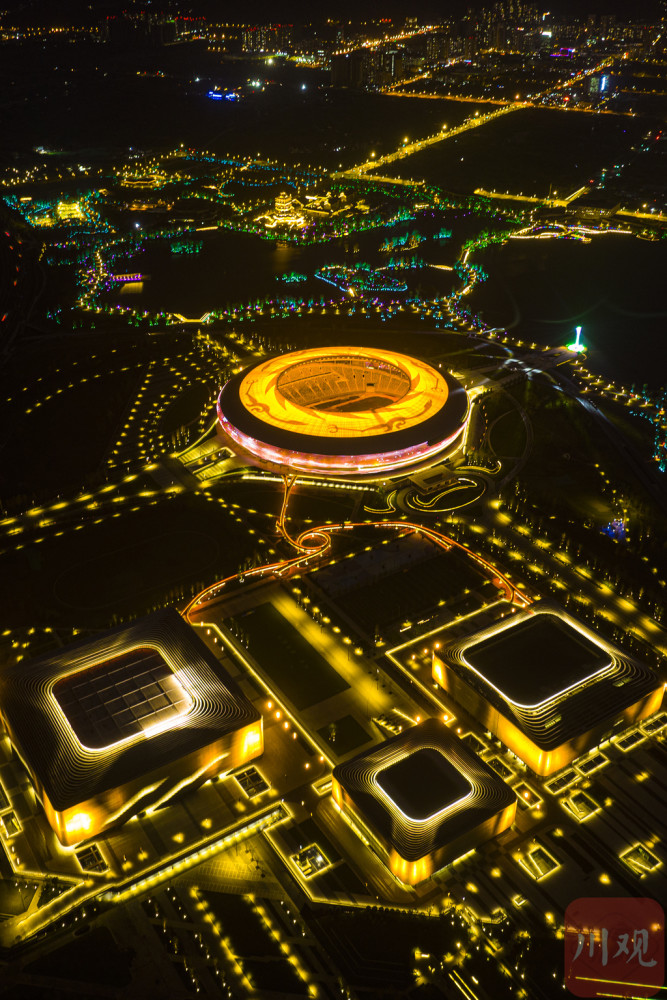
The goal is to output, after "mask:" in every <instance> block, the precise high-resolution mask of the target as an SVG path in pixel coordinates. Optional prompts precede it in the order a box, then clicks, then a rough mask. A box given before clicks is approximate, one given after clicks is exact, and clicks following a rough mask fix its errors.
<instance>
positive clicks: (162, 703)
mask: <svg viewBox="0 0 667 1000" xmlns="http://www.w3.org/2000/svg"><path fill="white" fill-rule="evenodd" d="M0 717H1V718H2V721H3V724H4V726H5V729H6V731H7V734H8V736H9V739H10V741H11V743H12V745H13V747H14V749H15V750H16V752H17V753H18V755H19V757H20V758H21V760H22V761H23V763H24V764H25V767H26V769H27V770H28V773H29V775H30V778H31V780H32V782H33V786H34V789H35V792H36V794H37V796H38V797H39V799H40V801H41V803H42V805H43V808H44V812H45V813H46V816H47V819H48V821H49V823H50V824H51V826H52V827H53V829H54V831H55V833H56V835H57V836H58V839H59V840H60V841H61V843H62V844H65V845H73V844H77V843H80V842H81V841H84V840H88V839H89V838H90V837H95V836H98V835H99V834H100V833H102V832H103V831H104V830H106V829H108V828H110V827H112V826H115V825H118V824H119V823H122V822H125V821H126V820H127V819H129V818H130V817H131V816H133V815H135V814H136V813H138V812H140V811H142V810H143V809H146V808H147V807H150V806H153V807H155V806H157V805H158V804H160V803H163V802H166V801H167V800H168V799H170V798H171V797H172V796H173V795H174V794H176V793H177V792H179V791H180V790H182V789H183V788H185V787H187V786H193V787H195V786H196V785H197V784H199V783H201V782H203V781H205V780H206V779H208V778H210V777H211V776H213V775H215V774H218V773H220V772H226V771H229V770H231V769H232V768H234V767H237V766H238V765H239V764H242V763H245V762H246V761H248V760H251V759H253V758H255V757H258V756H259V755H260V754H261V753H262V750H263V731H262V719H261V716H260V714H259V712H258V711H257V709H255V708H254V707H253V706H252V705H251V703H250V702H249V701H248V699H247V698H246V697H245V696H244V695H243V694H241V692H240V691H239V690H238V689H237V688H236V685H235V684H234V683H233V682H232V680H231V679H230V678H229V677H228V676H226V675H225V673H224V671H223V670H222V668H221V666H220V664H219V662H218V661H217V659H216V657H215V656H213V654H212V653H210V652H209V650H208V649H207V648H206V646H205V645H204V643H203V642H202V641H201V640H200V639H199V638H198V637H197V636H196V635H195V632H194V631H193V629H192V628H191V627H190V626H189V625H187V624H186V622H185V621H184V620H183V618H181V616H180V615H179V614H178V613H177V612H176V611H174V610H173V609H167V610H165V611H159V612H156V613H155V614H153V615H149V616H148V617H147V618H144V619H142V620H140V621H137V622H135V623H133V624H131V625H127V626H123V627H121V628H116V629H113V631H111V632H106V633H105V634H103V635H101V636H97V637H95V638H94V639H86V640H84V641H83V642H81V643H79V644H77V645H74V646H69V647H67V648H65V649H63V650H61V651H59V652H58V653H57V654H55V655H49V656H46V657H44V658H41V659H38V660H35V661H33V662H32V663H30V664H23V663H21V664H20V665H16V666H15V667H13V668H11V669H9V670H7V671H5V672H4V673H3V675H2V679H1V682H0Z"/></svg>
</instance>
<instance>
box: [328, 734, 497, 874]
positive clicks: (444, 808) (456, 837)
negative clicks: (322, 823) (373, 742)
mask: <svg viewBox="0 0 667 1000" xmlns="http://www.w3.org/2000/svg"><path fill="white" fill-rule="evenodd" d="M332 794H333V797H334V801H335V802H336V804H337V805H338V807H339V809H340V810H341V812H343V813H347V814H349V815H350V816H351V818H353V822H354V824H355V825H356V826H357V827H358V829H359V830H360V831H361V833H362V836H364V837H365V838H367V839H368V841H369V843H370V844H371V845H372V847H373V848H374V850H375V852H376V853H377V854H378V855H379V856H380V857H381V858H382V860H383V861H384V862H385V864H386V865H387V866H388V868H389V869H390V871H391V872H392V874H393V875H394V876H395V877H396V878H397V879H399V881H401V882H403V883H406V884H408V885H417V884H418V883H419V882H423V881H424V879H427V878H429V877H430V876H431V875H433V873H434V872H436V871H439V869H441V868H444V867H445V865H448V864H450V863H451V862H452V861H455V860H456V858H458V857H460V856H461V855H462V854H466V853H467V852H468V851H469V850H470V849H471V848H474V847H476V846H478V845H479V844H481V843H483V842H484V841H486V840H489V839H490V838H491V837H494V836H496V835H497V834H499V833H502V831H503V830H506V829H507V828H508V827H509V826H511V825H512V822H513V820H514V816H515V813H516V795H515V793H514V792H513V791H512V789H511V788H509V787H508V786H507V785H506V784H505V782H504V781H502V779H501V778H499V777H498V775H497V774H496V773H495V772H494V771H492V770H491V768H490V767H489V766H488V765H487V764H485V763H484V762H483V761H481V760H480V759H479V758H478V757H477V756H476V755H475V754H474V753H473V751H472V750H470V749H469V747H467V746H466V745H465V743H462V742H461V740H459V739H458V738H457V737H456V736H455V735H454V734H453V733H451V732H450V730H449V729H448V728H447V727H446V726H445V725H444V723H443V722H441V721H440V720H439V719H427V720H426V721H425V722H422V723H420V724H419V725H417V726H414V727H413V728H411V729H408V730H406V731H405V732H403V733H400V734H399V735H398V736H394V737H392V738H391V739H388V740H386V742H384V743H381V744H380V745H379V746H375V747H372V748H371V749H370V750H367V751H364V752H363V753H360V754H358V755H357V756H356V757H353V758H352V759H351V760H348V761H345V762H344V763H342V764H338V765H337V767H335V768H334V770H333V778H332Z"/></svg>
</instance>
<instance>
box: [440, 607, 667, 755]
mask: <svg viewBox="0 0 667 1000" xmlns="http://www.w3.org/2000/svg"><path fill="white" fill-rule="evenodd" d="M440 657H441V658H442V661H443V662H444V663H445V664H446V665H447V667H448V668H451V669H453V670H454V671H455V672H456V673H457V674H458V675H459V676H460V677H461V678H462V679H463V680H465V682H466V683H467V684H468V685H469V686H470V687H472V688H474V689H475V690H477V691H478V692H479V693H480V694H481V695H482V696H483V698H484V699H485V700H486V701H488V702H489V703H490V704H491V705H493V706H494V707H496V708H498V709H499V710H500V711H501V712H502V713H503V715H505V716H506V717H507V718H509V719H510V720H511V721H512V722H513V723H514V724H515V725H516V726H517V727H518V728H519V729H520V730H521V731H522V732H523V733H525V735H526V736H528V737H529V738H530V740H531V741H532V742H533V743H534V744H535V745H536V746H537V747H540V748H541V749H544V750H551V749H553V748H555V747H558V746H560V745H561V744H562V743H563V742H564V741H566V740H569V739H572V738H573V737H575V736H577V735H578V734H579V733H584V732H587V731H588V730H590V729H591V728H592V727H593V726H594V725H595V724H596V723H598V722H600V721H602V720H604V719H605V718H607V717H609V718H610V719H612V720H613V717H614V715H615V714H616V713H622V711H623V709H624V708H625V707H626V706H629V705H633V704H635V703H636V702H638V701H639V700H640V699H641V698H642V697H644V696H648V695H649V694H650V693H651V692H652V691H654V690H655V689H656V688H657V687H659V686H660V685H659V682H658V680H657V678H656V677H655V676H654V675H653V674H652V673H651V672H650V670H649V669H648V668H646V667H644V666H642V665H641V664H639V663H637V662H636V661H635V660H634V659H632V658H631V657H630V656H628V655H627V654H626V653H624V652H622V651H621V650H620V649H618V648H617V647H615V646H613V645H612V644H611V643H609V642H607V641H606V639H604V638H602V636H600V635H598V634H596V633H595V632H593V630H592V629H590V628H587V627H586V626H585V625H583V624H582V623H581V622H579V621H577V620H576V619H575V618H572V617H571V616H570V615H568V614H567V613H566V612H565V611H563V610H561V609H560V608H558V607H556V606H555V605H554V606H552V605H550V604H547V603H545V602H540V605H539V606H533V607H531V608H530V610H528V611H523V612H519V613H516V614H514V615H512V616H510V617H508V618H504V619H502V620H501V621H499V622H496V623H495V624H493V625H490V626H489V627H488V628H486V629H484V630H483V631H481V632H477V633H475V634H474V635H470V636H467V637H466V638H463V639H458V640H456V641H454V642H452V643H450V644H449V645H448V646H446V647H444V648H443V649H442V650H441V651H440ZM434 673H435V676H436V679H440V678H439V677H438V665H437V661H436V662H435V663H434Z"/></svg>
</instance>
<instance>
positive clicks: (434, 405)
mask: <svg viewBox="0 0 667 1000" xmlns="http://www.w3.org/2000/svg"><path fill="white" fill-rule="evenodd" d="M217 409H218V434H219V436H220V437H221V438H222V440H223V441H224V443H225V444H226V445H228V446H230V447H231V448H232V449H233V451H235V452H237V453H239V454H242V455H243V456H244V457H245V458H247V459H248V460H250V461H251V462H253V463H255V464H258V465H261V466H263V467H266V468H269V469H271V470H273V471H278V472H281V473H288V472H298V473H310V474H312V475H325V476H344V477H347V478H356V477H360V478H375V479H385V478H387V477H389V476H391V475H392V474H399V473H404V472H406V471H409V470H411V469H414V468H419V467H421V466H423V465H425V464H432V463H433V462H434V461H439V460H441V459H443V458H446V457H448V456H450V455H452V454H453V453H454V452H455V451H456V450H457V449H458V448H459V447H460V445H461V442H462V439H463V434H464V430H465V427H466V424H467V420H468V409H469V407H468V395H467V393H466V390H465V389H464V388H463V386H462V385H461V384H460V382H459V381H458V380H457V379H456V378H454V376H453V375H451V374H449V373H448V372H441V371H439V370H437V369H435V368H433V367H431V365H429V364H426V363H425V362H424V361H419V360H417V359H415V358H410V357H408V356H407V355H405V354H398V353H396V352H395V351H385V350H383V351H379V350H376V349H373V348H368V347H364V348H360V347H337V348H327V349H322V348H319V347H318V348H311V349H308V350H303V351H295V352H293V353H290V354H282V355H280V356H278V357H273V358H269V359H268V360H262V361H258V362H256V363H254V364H251V365H250V366H249V367H248V368H246V369H244V370H243V371H242V372H240V373H238V374H237V375H234V376H232V378H230V379H229V381H228V382H227V383H226V384H225V385H224V386H223V388H222V391H221V393H220V396H219V398H218V404H217Z"/></svg>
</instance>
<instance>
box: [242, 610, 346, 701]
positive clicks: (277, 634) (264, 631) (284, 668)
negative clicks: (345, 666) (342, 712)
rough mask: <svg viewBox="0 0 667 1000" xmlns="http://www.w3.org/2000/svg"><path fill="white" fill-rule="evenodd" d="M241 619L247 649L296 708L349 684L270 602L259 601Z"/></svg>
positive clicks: (343, 689) (339, 690)
mask: <svg viewBox="0 0 667 1000" xmlns="http://www.w3.org/2000/svg"><path fill="white" fill-rule="evenodd" d="M240 622H241V625H242V627H243V629H244V630H245V632H246V634H247V636H248V651H249V652H250V654H251V655H252V656H253V657H254V658H255V659H256V660H257V662H258V664H259V665H260V667H261V668H262V670H263V671H265V673H266V674H268V676H269V677H270V678H271V679H272V680H273V681H274V682H275V683H276V685H277V686H278V687H279V688H280V690H281V691H282V692H283V693H284V694H285V696H286V697H287V698H289V700H290V701H291V702H292V704H293V705H294V706H295V708H297V709H298V710H299V711H302V710H303V709H305V708H310V706H311V705H316V704H317V703H318V702H319V701H324V699H325V698H331V697H332V696H333V695H335V694H340V692H341V691H345V690H347V688H348V687H349V684H348V683H347V682H346V681H344V680H343V678H342V677H341V676H340V674H338V673H337V672H336V671H335V670H334V668H333V667H332V666H331V665H330V664H329V663H328V662H327V661H326V660H325V659H324V657H323V656H321V655H320V653H318V651H317V650H316V649H314V648H313V647H312V646H311V645H310V643H309V642H307V641H306V639H304V638H303V637H302V636H301V634H300V633H299V632H297V630H296V629H295V628H294V626H293V625H291V624H290V622H288V621H287V619H285V618H283V616H282V615H281V614H280V612H279V611H277V610H276V608H274V607H273V605H272V604H261V605H260V606H259V607H258V608H255V609H254V610H253V611H250V612H249V613H248V614H246V615H244V616H243V617H242V618H241V619H240Z"/></svg>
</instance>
